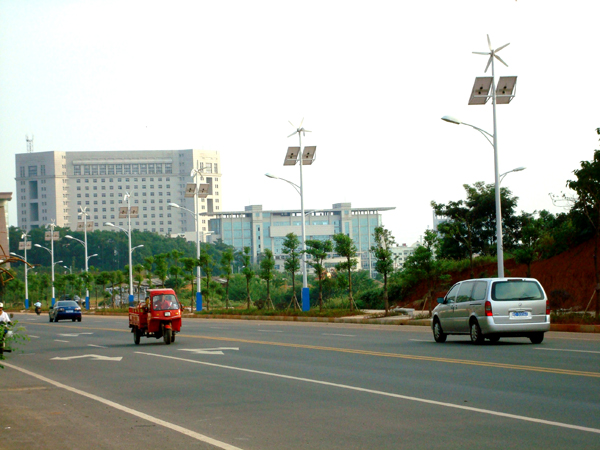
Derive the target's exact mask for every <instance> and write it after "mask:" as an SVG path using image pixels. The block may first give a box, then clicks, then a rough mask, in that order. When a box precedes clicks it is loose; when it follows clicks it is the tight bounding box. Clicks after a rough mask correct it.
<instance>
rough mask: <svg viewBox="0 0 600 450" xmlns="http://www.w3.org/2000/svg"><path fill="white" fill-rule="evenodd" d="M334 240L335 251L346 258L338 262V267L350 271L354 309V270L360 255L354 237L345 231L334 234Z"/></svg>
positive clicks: (351, 298)
mask: <svg viewBox="0 0 600 450" xmlns="http://www.w3.org/2000/svg"><path fill="white" fill-rule="evenodd" d="M333 241H334V242H335V247H334V250H335V252H336V253H337V254H338V255H340V256H341V257H342V258H346V261H344V262H341V263H339V264H337V265H336V268H337V270H345V271H347V272H348V301H349V303H350V309H351V310H352V311H354V309H355V308H356V303H354V298H353V297H352V270H354V268H355V267H356V265H357V264H358V260H357V259H356V256H357V255H358V252H357V250H356V245H355V244H354V242H353V241H352V238H351V237H350V236H347V235H345V234H344V233H338V234H335V235H333Z"/></svg>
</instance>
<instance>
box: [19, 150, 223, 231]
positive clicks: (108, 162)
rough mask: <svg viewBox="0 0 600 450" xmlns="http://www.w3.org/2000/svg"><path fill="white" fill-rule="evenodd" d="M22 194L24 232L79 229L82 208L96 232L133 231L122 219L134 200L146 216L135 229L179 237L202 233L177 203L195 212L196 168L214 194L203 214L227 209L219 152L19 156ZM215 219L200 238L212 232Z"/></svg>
mask: <svg viewBox="0 0 600 450" xmlns="http://www.w3.org/2000/svg"><path fill="white" fill-rule="evenodd" d="M15 162H16V174H17V177H16V186H17V190H16V195H15V199H14V200H15V201H16V203H17V217H18V224H19V227H20V228H22V229H31V228H36V227H43V226H45V225H46V224H48V223H50V222H51V221H55V222H56V225H57V226H59V227H70V228H71V229H72V230H76V229H77V223H78V222H81V221H82V218H81V216H79V217H78V214H77V213H78V212H79V210H80V207H87V211H88V222H90V221H91V222H93V224H94V229H112V230H114V228H111V227H105V226H104V222H112V223H114V224H115V225H118V226H121V227H127V219H123V218H119V206H126V204H123V203H122V202H123V196H124V195H125V193H127V192H129V193H130V194H131V206H138V207H139V217H137V218H132V219H131V227H132V229H138V230H141V231H152V232H156V233H160V234H165V235H167V234H170V235H180V234H186V233H188V232H190V233H191V232H193V231H194V230H195V221H194V217H193V215H191V214H189V213H186V212H185V211H182V210H179V209H175V208H171V207H169V206H168V204H169V203H171V202H173V203H177V204H179V205H181V206H183V207H185V208H187V209H189V210H191V211H194V198H186V197H185V187H186V184H187V183H194V182H195V180H194V178H193V177H192V176H191V175H190V173H191V171H192V169H196V168H199V169H201V170H202V173H203V176H204V180H202V183H208V184H209V185H210V190H209V195H208V197H207V198H205V199H201V200H200V212H201V213H202V212H207V213H211V212H213V211H214V212H218V211H220V210H221V209H222V204H221V188H220V186H221V172H220V170H221V163H220V155H219V152H216V151H204V150H143V151H98V152H59V151H54V152H41V153H33V152H30V153H20V154H17V155H16V158H15ZM209 218H210V215H208V216H207V217H205V218H203V219H202V220H201V224H200V230H201V231H208V220H209Z"/></svg>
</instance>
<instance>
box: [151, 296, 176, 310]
mask: <svg viewBox="0 0 600 450" xmlns="http://www.w3.org/2000/svg"><path fill="white" fill-rule="evenodd" d="M152 308H153V309H154V311H166V310H170V309H179V303H177V298H176V297H175V296H174V295H173V294H159V295H155V296H154V297H152Z"/></svg>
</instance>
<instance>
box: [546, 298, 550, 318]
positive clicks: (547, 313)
mask: <svg viewBox="0 0 600 450" xmlns="http://www.w3.org/2000/svg"><path fill="white" fill-rule="evenodd" d="M546 315H547V316H549V315H550V300H546Z"/></svg>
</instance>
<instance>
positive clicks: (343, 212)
mask: <svg viewBox="0 0 600 450" xmlns="http://www.w3.org/2000/svg"><path fill="white" fill-rule="evenodd" d="M392 209H395V208H394V207H387V208H352V205H351V203H336V204H334V205H333V206H332V208H331V209H318V210H310V211H309V212H306V211H305V212H306V239H307V240H308V239H320V240H327V239H333V235H334V234H337V233H344V234H347V235H349V236H350V237H351V238H352V240H353V241H354V243H355V245H356V248H357V250H358V253H359V260H360V263H359V266H358V268H359V269H364V270H369V268H373V267H374V265H375V260H374V259H373V258H372V255H371V252H370V251H369V250H370V248H371V247H372V246H373V245H374V242H373V234H374V231H375V227H378V226H381V225H382V217H381V212H383V211H389V210H392ZM301 216H302V214H301V212H300V210H286V211H271V210H263V209H262V206H261V205H251V206H246V207H245V208H244V211H229V212H223V211H215V213H214V218H213V219H211V220H210V223H209V226H210V230H211V231H212V232H213V234H212V236H211V238H210V241H212V242H214V241H216V240H218V239H222V240H223V243H225V244H227V245H231V246H233V247H234V248H235V249H236V250H240V251H241V250H243V249H244V247H250V249H251V254H252V258H253V261H254V262H257V261H258V258H257V257H258V255H259V254H261V253H263V252H264V250H265V249H266V248H269V249H271V251H272V252H273V254H274V256H275V259H276V266H278V267H277V268H278V269H279V270H282V268H283V262H282V261H281V260H282V259H284V255H283V252H282V245H283V240H284V239H285V236H286V235H287V234H288V233H295V234H296V235H297V236H298V237H299V238H300V239H301V238H302V222H301V220H302V218H301Z"/></svg>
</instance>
